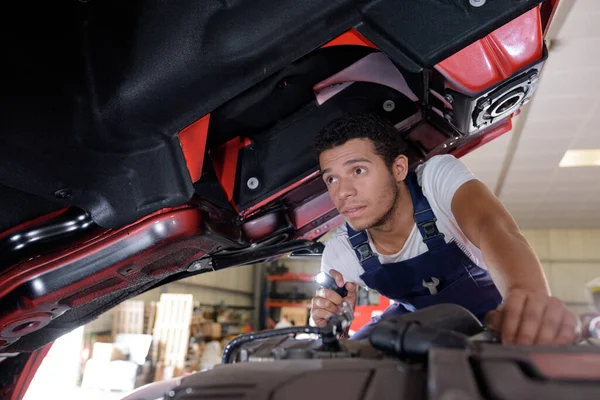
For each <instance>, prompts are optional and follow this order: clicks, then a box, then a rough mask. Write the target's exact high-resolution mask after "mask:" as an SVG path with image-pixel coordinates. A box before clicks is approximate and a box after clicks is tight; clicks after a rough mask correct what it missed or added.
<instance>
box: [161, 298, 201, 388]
mask: <svg viewBox="0 0 600 400" xmlns="http://www.w3.org/2000/svg"><path fill="white" fill-rule="evenodd" d="M193 303H194V302H193V296H192V295H190V294H170V293H164V294H161V296H160V302H159V303H158V307H157V311H156V322H155V324H154V333H153V336H154V349H153V359H154V360H157V363H156V373H155V375H154V380H155V381H159V380H162V379H169V378H171V377H174V376H180V375H181V374H182V373H183V371H184V368H185V358H186V355H187V352H188V345H189V338H190V323H191V319H192V312H193V309H194V306H193Z"/></svg>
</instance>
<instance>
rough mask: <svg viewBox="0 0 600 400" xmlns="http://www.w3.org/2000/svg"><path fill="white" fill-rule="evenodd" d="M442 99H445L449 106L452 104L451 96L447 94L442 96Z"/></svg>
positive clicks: (452, 98)
mask: <svg viewBox="0 0 600 400" xmlns="http://www.w3.org/2000/svg"><path fill="white" fill-rule="evenodd" d="M444 99H445V100H446V101H447V102H448V103H450V104H452V103H454V97H452V95H451V94H447V95H445V96H444Z"/></svg>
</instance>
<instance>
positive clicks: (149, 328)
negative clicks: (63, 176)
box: [144, 301, 158, 335]
mask: <svg viewBox="0 0 600 400" xmlns="http://www.w3.org/2000/svg"><path fill="white" fill-rule="evenodd" d="M157 307H158V301H151V302H149V303H147V304H146V309H145V311H144V334H146V335H152V332H154V324H155V323H156V309H157Z"/></svg>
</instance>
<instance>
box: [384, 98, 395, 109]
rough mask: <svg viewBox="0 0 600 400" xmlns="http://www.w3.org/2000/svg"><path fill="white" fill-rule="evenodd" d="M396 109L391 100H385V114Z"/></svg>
mask: <svg viewBox="0 0 600 400" xmlns="http://www.w3.org/2000/svg"><path fill="white" fill-rule="evenodd" d="M395 108H396V103H394V101H393V100H386V101H384V102H383V110H384V111H387V112H391V111H394V109H395Z"/></svg>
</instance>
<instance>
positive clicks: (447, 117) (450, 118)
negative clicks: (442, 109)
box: [444, 113, 452, 122]
mask: <svg viewBox="0 0 600 400" xmlns="http://www.w3.org/2000/svg"><path fill="white" fill-rule="evenodd" d="M444 118H445V119H446V121H448V122H452V114H450V113H445V114H444Z"/></svg>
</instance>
